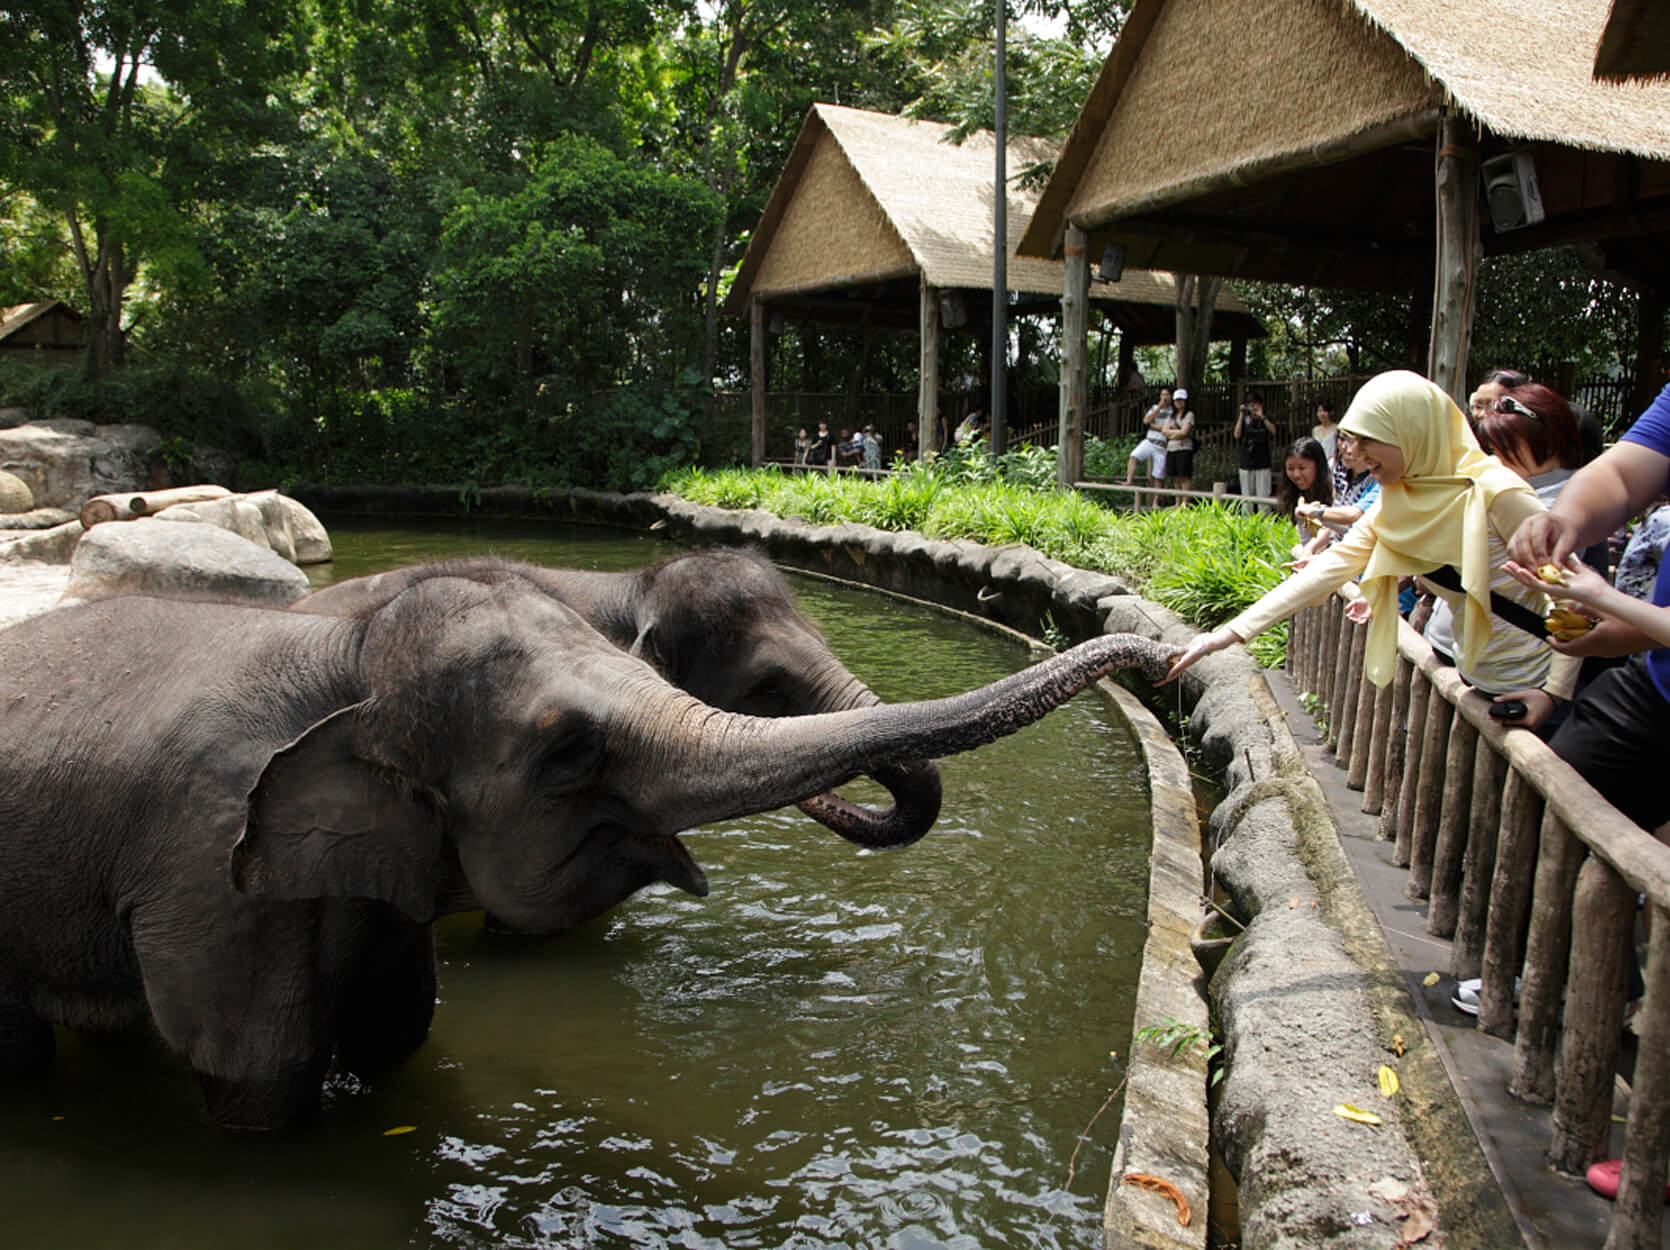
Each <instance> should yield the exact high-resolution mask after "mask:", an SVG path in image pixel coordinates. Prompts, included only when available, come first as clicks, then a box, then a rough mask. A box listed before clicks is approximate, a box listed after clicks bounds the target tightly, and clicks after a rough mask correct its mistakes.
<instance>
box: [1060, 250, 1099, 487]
mask: <svg viewBox="0 0 1670 1250" xmlns="http://www.w3.org/2000/svg"><path fill="white" fill-rule="evenodd" d="M1084 250H1085V233H1084V230H1083V229H1082V228H1081V227H1079V226H1068V227H1067V263H1066V271H1067V274H1066V283H1065V285H1064V287H1063V289H1062V293H1061V409H1060V420H1059V428H1058V430H1057V431H1056V453H1055V456H1056V461H1055V463H1056V470H1055V480H1056V482H1057V484H1058V485H1061V486H1071V485H1072V484H1073V483H1074V482H1076V481H1078V480H1079V478H1081V477H1083V476H1084V410H1085V407H1086V403H1085V400H1086V377H1085V375H1086V372H1087V370H1086V364H1085V353H1086V349H1087V347H1088V343H1087V339H1088V337H1089V332H1090V326H1089V308H1090V265H1089V263H1088V261H1087V260H1086V258H1085V254H1084Z"/></svg>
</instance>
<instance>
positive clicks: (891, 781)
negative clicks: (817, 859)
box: [800, 656, 943, 850]
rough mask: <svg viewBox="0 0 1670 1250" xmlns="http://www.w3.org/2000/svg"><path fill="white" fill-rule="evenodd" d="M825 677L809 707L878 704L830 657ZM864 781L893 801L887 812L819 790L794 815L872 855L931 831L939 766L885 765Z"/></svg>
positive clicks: (939, 792) (840, 708) (893, 762)
mask: <svg viewBox="0 0 1670 1250" xmlns="http://www.w3.org/2000/svg"><path fill="white" fill-rule="evenodd" d="M825 677H826V678H827V682H826V684H825V685H824V686H823V687H822V688H820V689H817V690H815V691H814V692H813V694H812V696H811V698H810V700H809V704H810V706H811V707H815V708H818V709H821V710H825V711H845V710H847V709H850V708H865V707H877V706H879V705H880V704H881V700H880V699H878V698H877V697H876V695H875V692H874V691H872V690H871V689H870V688H869V687H868V686H866V685H865V684H864V683H863V682H862V681H860V680H859V679H858V678H857V677H855V676H853V675H852V674H851V673H849V672H847V670H846V669H845V668H844V667H843V666H842V665H841V664H840V663H839V662H838V661H836V660H835V658H834V657H833V656H831V657H830V663H829V666H828V671H827V673H826V674H825ZM831 687H835V688H831ZM869 776H870V777H871V779H872V780H874V781H876V782H877V783H879V784H880V785H882V786H883V787H885V788H886V790H887V792H888V793H889V794H890V795H892V796H893V806H892V807H888V808H875V807H865V806H863V805H862V804H859V803H854V802H852V801H851V800H850V799H844V798H842V797H841V796H840V795H838V794H835V793H833V792H830V791H825V792H824V793H822V794H815V795H813V796H812V797H811V798H809V799H802V800H801V801H800V810H801V811H803V812H805V813H806V814H807V815H808V816H810V817H811V818H812V819H813V820H815V821H817V822H818V823H819V824H820V825H823V826H824V827H825V828H828V829H832V830H834V831H835V832H836V833H838V834H840V835H841V836H842V837H843V838H845V839H846V840H847V841H848V842H853V843H856V844H857V845H859V846H863V847H868V848H870V849H872V850H886V849H891V848H894V847H900V846H909V845H910V844H911V843H912V842H915V841H917V840H918V839H919V838H921V837H922V836H923V835H924V834H925V833H927V832H928V830H930V829H932V828H933V827H934V821H936V820H938V819H939V805H940V801H941V798H942V797H943V790H942V788H941V785H940V779H939V765H937V764H935V763H934V762H933V761H932V760H887V761H885V762H883V763H880V764H877V765H876V766H875V767H874V768H872V769H870V770H869Z"/></svg>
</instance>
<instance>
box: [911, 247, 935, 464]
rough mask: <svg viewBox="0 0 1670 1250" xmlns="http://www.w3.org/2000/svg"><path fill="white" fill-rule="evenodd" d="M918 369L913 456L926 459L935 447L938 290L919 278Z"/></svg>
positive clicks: (926, 280) (925, 279) (924, 279)
mask: <svg viewBox="0 0 1670 1250" xmlns="http://www.w3.org/2000/svg"><path fill="white" fill-rule="evenodd" d="M920 286H921V301H920V304H919V308H920V323H921V329H922V367H921V370H920V373H919V375H918V379H917V386H916V438H917V443H918V446H917V448H916V454H917V455H918V456H919V457H920V458H922V459H924V460H926V459H927V458H928V457H929V456H931V455H933V454H934V453H935V452H937V451H939V450H940V447H939V441H938V440H939V289H938V288H937V287H935V286H932V285H930V284H929V282H928V279H927V278H926V277H923V278H921V279H920Z"/></svg>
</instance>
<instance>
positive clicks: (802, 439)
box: [794, 426, 812, 464]
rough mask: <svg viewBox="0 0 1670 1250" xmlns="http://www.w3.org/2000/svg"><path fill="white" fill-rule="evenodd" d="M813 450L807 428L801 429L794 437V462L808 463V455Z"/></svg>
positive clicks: (802, 427)
mask: <svg viewBox="0 0 1670 1250" xmlns="http://www.w3.org/2000/svg"><path fill="white" fill-rule="evenodd" d="M811 450H812V439H811V436H810V435H808V434H807V433H806V427H805V426H801V427H800V433H798V434H796V435H795V436H794V462H795V463H796V464H805V463H806V453H807V452H809V451H811Z"/></svg>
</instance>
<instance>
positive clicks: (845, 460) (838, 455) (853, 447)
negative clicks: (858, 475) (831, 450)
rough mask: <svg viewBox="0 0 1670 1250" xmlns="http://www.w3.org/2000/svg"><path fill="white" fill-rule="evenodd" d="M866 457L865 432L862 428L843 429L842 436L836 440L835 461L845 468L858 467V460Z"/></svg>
mask: <svg viewBox="0 0 1670 1250" xmlns="http://www.w3.org/2000/svg"><path fill="white" fill-rule="evenodd" d="M862 459H864V432H863V431H862V430H845V429H844V430H842V431H841V436H840V437H839V438H837V439H836V440H835V462H836V464H837V465H838V466H839V467H841V468H843V469H845V468H854V469H856V468H857V467H858V462H859V461H860V460H862Z"/></svg>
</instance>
